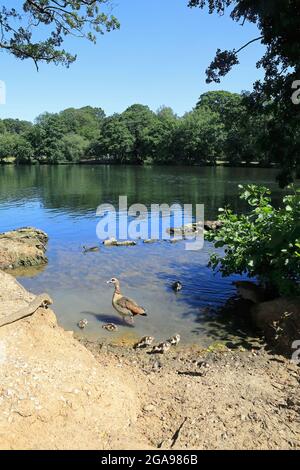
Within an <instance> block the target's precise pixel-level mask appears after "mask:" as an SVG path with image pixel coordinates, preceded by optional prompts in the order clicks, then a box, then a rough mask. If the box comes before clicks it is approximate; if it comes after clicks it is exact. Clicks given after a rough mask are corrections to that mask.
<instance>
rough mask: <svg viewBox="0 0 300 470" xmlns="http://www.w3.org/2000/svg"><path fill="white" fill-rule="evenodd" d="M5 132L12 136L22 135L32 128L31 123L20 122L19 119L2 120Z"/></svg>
mask: <svg viewBox="0 0 300 470" xmlns="http://www.w3.org/2000/svg"><path fill="white" fill-rule="evenodd" d="M2 123H3V124H4V127H5V131H6V132H10V133H12V134H24V133H25V132H27V131H28V130H29V129H31V127H32V123H31V122H28V121H20V120H19V119H10V118H9V119H3V121H2Z"/></svg>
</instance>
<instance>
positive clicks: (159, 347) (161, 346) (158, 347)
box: [151, 341, 172, 354]
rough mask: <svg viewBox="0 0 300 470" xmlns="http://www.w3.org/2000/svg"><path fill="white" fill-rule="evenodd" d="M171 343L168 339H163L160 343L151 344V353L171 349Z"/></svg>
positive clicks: (160, 352)
mask: <svg viewBox="0 0 300 470" xmlns="http://www.w3.org/2000/svg"><path fill="white" fill-rule="evenodd" d="M171 346H172V345H171V343H169V341H164V342H162V343H159V344H157V345H155V346H153V348H152V351H151V354H164V353H166V352H168V351H169V350H170V349H171Z"/></svg>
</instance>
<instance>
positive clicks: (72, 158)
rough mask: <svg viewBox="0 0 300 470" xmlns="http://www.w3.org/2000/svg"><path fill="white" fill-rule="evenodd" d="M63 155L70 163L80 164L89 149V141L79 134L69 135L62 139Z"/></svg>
mask: <svg viewBox="0 0 300 470" xmlns="http://www.w3.org/2000/svg"><path fill="white" fill-rule="evenodd" d="M61 144H62V154H63V158H64V160H66V161H68V162H74V163H76V162H79V161H80V160H81V159H82V158H84V156H85V153H86V151H87V149H88V145H89V143H88V140H87V139H85V138H84V137H82V136H81V135H77V134H67V135H65V136H63V138H62V142H61Z"/></svg>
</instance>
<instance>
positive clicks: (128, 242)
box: [116, 240, 136, 246]
mask: <svg viewBox="0 0 300 470" xmlns="http://www.w3.org/2000/svg"><path fill="white" fill-rule="evenodd" d="M135 245H136V242H135V241H134V240H125V241H123V242H117V243H116V246H135Z"/></svg>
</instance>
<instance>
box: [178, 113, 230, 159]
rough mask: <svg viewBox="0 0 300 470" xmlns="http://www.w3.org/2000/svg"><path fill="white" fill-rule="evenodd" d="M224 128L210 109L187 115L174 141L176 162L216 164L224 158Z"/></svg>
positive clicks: (182, 120)
mask: <svg viewBox="0 0 300 470" xmlns="http://www.w3.org/2000/svg"><path fill="white" fill-rule="evenodd" d="M223 141H224V127H223V125H222V123H221V122H220V120H219V119H218V115H217V114H216V113H214V112H212V111H210V110H209V109H208V108H201V109H196V110H194V111H192V112H190V113H187V114H186V115H185V116H184V117H183V118H182V119H181V121H180V124H179V126H178V128H177V130H176V131H175V135H174V139H173V144H172V147H173V152H174V156H175V159H176V161H179V162H187V163H190V164H193V163H201V164H205V163H210V164H214V163H215V162H216V160H217V158H219V159H220V158H222V156H223V150H222V149H223Z"/></svg>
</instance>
